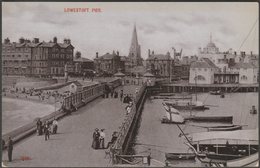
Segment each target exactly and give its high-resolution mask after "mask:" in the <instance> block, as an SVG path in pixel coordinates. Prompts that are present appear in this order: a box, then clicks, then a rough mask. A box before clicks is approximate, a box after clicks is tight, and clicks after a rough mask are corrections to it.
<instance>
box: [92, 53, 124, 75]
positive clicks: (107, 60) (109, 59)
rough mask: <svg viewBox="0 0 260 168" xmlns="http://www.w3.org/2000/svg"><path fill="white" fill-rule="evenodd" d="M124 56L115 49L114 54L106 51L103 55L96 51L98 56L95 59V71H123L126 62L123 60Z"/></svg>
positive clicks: (108, 72)
mask: <svg viewBox="0 0 260 168" xmlns="http://www.w3.org/2000/svg"><path fill="white" fill-rule="evenodd" d="M121 58H122V56H119V52H118V51H117V52H115V51H113V53H112V54H110V53H106V54H104V55H102V56H99V55H98V52H97V53H96V58H95V59H94V66H95V71H96V72H97V73H98V74H103V75H105V74H106V75H113V74H115V73H117V72H118V71H119V70H121V71H122V72H123V73H124V72H125V70H124V62H123V61H122V60H121Z"/></svg>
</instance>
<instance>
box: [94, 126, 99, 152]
mask: <svg viewBox="0 0 260 168" xmlns="http://www.w3.org/2000/svg"><path fill="white" fill-rule="evenodd" d="M98 131H99V129H98V128H96V129H95V132H94V133H93V141H92V148H94V149H98V148H99V137H100V133H99V132H98Z"/></svg>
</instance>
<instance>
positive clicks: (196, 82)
mask: <svg viewBox="0 0 260 168" xmlns="http://www.w3.org/2000/svg"><path fill="white" fill-rule="evenodd" d="M195 96H196V97H195V98H196V102H197V71H196V69H195Z"/></svg>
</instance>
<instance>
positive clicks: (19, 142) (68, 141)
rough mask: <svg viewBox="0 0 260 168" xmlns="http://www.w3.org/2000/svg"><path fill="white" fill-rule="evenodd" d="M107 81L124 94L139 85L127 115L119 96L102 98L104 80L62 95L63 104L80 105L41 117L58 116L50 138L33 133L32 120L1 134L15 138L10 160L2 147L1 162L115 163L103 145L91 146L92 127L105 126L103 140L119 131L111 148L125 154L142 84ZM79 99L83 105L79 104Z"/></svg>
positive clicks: (24, 164) (12, 164) (11, 164)
mask: <svg viewBox="0 0 260 168" xmlns="http://www.w3.org/2000/svg"><path fill="white" fill-rule="evenodd" d="M109 84H110V85H113V86H115V87H117V88H116V90H117V91H120V90H121V89H123V90H124V93H126V94H132V95H135V90H136V88H138V89H139V93H138V94H137V96H135V100H134V102H135V106H134V108H132V111H131V113H130V114H129V115H127V116H126V111H125V106H126V105H127V104H123V103H122V102H121V101H120V98H102V95H103V93H104V90H103V88H104V84H102V83H101V84H99V85H96V86H92V87H89V88H88V89H87V90H85V91H83V92H80V93H77V94H75V95H72V96H69V97H67V98H65V101H64V103H65V107H69V106H70V104H71V103H73V104H75V105H76V106H78V107H79V109H78V110H77V111H76V112H72V113H71V115H65V114H64V113H63V112H61V111H57V112H54V113H52V114H51V115H49V116H46V117H45V118H42V121H47V120H48V121H51V120H52V119H53V118H54V117H57V118H60V120H59V121H58V122H59V124H58V133H57V134H56V135H50V140H47V141H45V140H44V135H42V136H36V134H34V133H35V130H36V128H35V122H32V123H29V124H27V125H25V126H23V127H21V128H18V129H17V130H15V131H13V132H10V133H8V134H5V135H3V138H7V137H8V136H11V137H12V138H13V139H14V141H15V145H14V151H13V162H7V151H4V152H3V162H4V165H6V166H8V167H17V166H22V167H35V166H38V165H41V166H51V167H53V166H71V167H74V166H102V167H104V166H108V165H111V164H116V163H117V162H113V163H112V158H110V157H108V156H106V153H105V150H104V149H103V150H102V149H99V150H94V149H93V148H92V147H91V144H92V134H93V131H94V130H95V128H99V129H101V128H104V129H105V133H106V138H105V144H107V142H108V141H110V139H111V135H112V133H113V132H114V131H118V132H119V138H118V140H117V142H116V144H115V146H114V149H115V150H118V149H119V148H120V149H122V150H121V151H120V153H118V154H125V153H126V151H127V147H128V146H129V144H130V140H131V138H132V136H133V134H134V127H135V125H136V123H137V119H138V118H139V115H140V112H141V107H142V104H143V103H144V99H145V97H144V96H145V94H144V93H145V92H144V91H145V86H142V87H141V86H138V85H126V86H120V85H121V82H120V80H114V81H112V82H110V83H109ZM140 87H141V88H140ZM109 97H110V96H109ZM82 99H83V100H84V102H85V104H86V105H82ZM140 100H142V101H140ZM111 104H113V106H111ZM136 109H137V110H136ZM135 112H138V113H135ZM61 118H62V119H61ZM122 123H123V124H122ZM120 125H121V127H120V128H119V126H120ZM30 135H32V136H30ZM22 158H27V159H28V160H23V159H22ZM118 163H119V162H118Z"/></svg>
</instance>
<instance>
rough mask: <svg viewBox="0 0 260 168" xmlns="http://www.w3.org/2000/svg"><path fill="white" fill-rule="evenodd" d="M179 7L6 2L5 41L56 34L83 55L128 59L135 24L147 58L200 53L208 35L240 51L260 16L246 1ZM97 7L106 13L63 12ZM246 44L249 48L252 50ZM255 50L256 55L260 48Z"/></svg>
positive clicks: (130, 4) (218, 44) (215, 40)
mask: <svg viewBox="0 0 260 168" xmlns="http://www.w3.org/2000/svg"><path fill="white" fill-rule="evenodd" d="M176 4H177V3H159V2H158V3H149V5H148V4H146V3H142V5H140V3H116V5H112V3H72V2H70V3H65V2H64V3H61V2H56V3H50V2H49V3H48V2H45V3H42V2H37V3H34V2H30V3H25V2H15V3H7V2H4V3H3V11H2V14H3V16H2V32H3V34H2V37H3V38H6V37H9V38H10V39H11V40H12V41H17V40H16V39H18V38H19V37H21V36H23V37H25V38H33V37H39V38H40V40H45V41H49V40H52V38H53V37H54V36H57V37H58V41H60V42H61V41H62V39H63V38H70V39H71V40H72V44H73V45H74V46H75V50H79V51H81V52H82V55H83V56H84V57H88V58H93V57H95V52H99V53H100V55H101V54H104V53H106V52H112V51H113V50H119V52H120V54H122V55H128V52H129V47H130V43H131V37H132V32H133V25H134V24H135V23H136V26H137V34H138V41H139V43H140V45H141V48H142V50H141V52H142V55H143V56H144V58H145V57H146V56H147V50H148V48H150V49H151V50H154V51H156V52H157V53H163V54H165V53H166V52H167V51H171V47H172V46H174V47H176V49H177V50H179V49H180V48H183V52H184V53H186V54H196V52H197V48H198V47H205V46H206V44H207V43H208V41H209V35H210V33H212V34H213V40H214V42H215V43H216V45H217V46H218V47H219V48H220V50H225V48H226V47H228V48H234V49H237V48H238V47H239V46H240V44H241V42H242V41H243V39H244V38H245V36H246V35H247V33H248V31H249V30H250V27H251V25H252V24H253V23H254V19H255V18H257V17H258V8H256V9H255V7H254V6H253V5H251V6H250V8H249V7H247V8H246V9H245V7H244V4H243V3H236V5H233V4H234V3H228V4H230V5H229V6H228V5H226V4H227V3H225V5H223V4H222V5H218V4H221V3H215V4H214V5H211V6H209V7H207V5H204V7H203V8H202V7H201V6H200V5H197V4H195V5H192V6H191V5H188V3H183V4H180V3H178V5H176ZM99 5H100V7H101V8H102V11H103V12H102V13H65V12H64V11H63V9H64V7H89V6H92V7H99ZM227 6H228V7H227ZM166 7H167V9H166ZM249 9H250V10H249ZM257 35H258V31H257ZM250 37H251V36H250ZM257 37H258V36H257ZM249 40H250V39H249ZM247 46H248V45H246V44H245V47H246V48H245V49H247V48H248V50H249V49H250V48H249V47H247ZM255 48H256V51H258V44H256V47H255Z"/></svg>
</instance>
